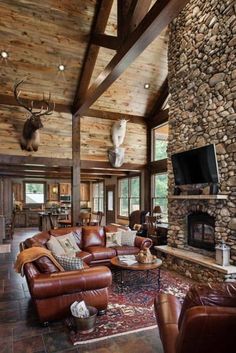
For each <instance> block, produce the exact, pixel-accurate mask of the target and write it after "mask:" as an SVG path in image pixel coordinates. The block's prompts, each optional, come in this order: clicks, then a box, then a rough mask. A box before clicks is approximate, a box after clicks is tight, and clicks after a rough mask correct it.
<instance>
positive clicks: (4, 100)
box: [0, 94, 72, 113]
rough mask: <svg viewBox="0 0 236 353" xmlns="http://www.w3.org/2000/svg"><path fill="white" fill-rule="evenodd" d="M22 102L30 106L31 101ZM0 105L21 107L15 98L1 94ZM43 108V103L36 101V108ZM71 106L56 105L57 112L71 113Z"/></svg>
mask: <svg viewBox="0 0 236 353" xmlns="http://www.w3.org/2000/svg"><path fill="white" fill-rule="evenodd" d="M21 100H22V102H23V103H24V104H26V105H28V106H30V100H29V99H26V98H21ZM0 105H11V106H14V107H19V104H18V103H17V102H16V100H15V98H14V97H13V96H7V95H4V94H0ZM41 107H42V101H40V100H34V108H37V109H40V108H41ZM71 109H72V108H71V106H67V105H64V104H59V103H55V109H54V110H55V111H56V112H58V113H71Z"/></svg>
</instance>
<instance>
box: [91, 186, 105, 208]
mask: <svg viewBox="0 0 236 353" xmlns="http://www.w3.org/2000/svg"><path fill="white" fill-rule="evenodd" d="M92 209H93V212H98V211H101V212H104V186H103V182H100V183H94V184H93V205H92Z"/></svg>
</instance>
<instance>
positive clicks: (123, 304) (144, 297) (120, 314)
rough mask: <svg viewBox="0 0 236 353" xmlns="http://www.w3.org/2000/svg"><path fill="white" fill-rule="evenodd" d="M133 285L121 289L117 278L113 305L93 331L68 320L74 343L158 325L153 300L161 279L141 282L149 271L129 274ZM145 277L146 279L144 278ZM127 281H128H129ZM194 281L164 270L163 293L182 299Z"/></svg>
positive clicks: (110, 301)
mask: <svg viewBox="0 0 236 353" xmlns="http://www.w3.org/2000/svg"><path fill="white" fill-rule="evenodd" d="M127 275H128V277H129V278H128V281H129V282H130V285H129V286H125V287H124V288H123V291H122V292H121V290H120V287H119V286H118V284H117V283H116V281H115V280H113V285H112V288H111V289H110V294H109V306H108V310H107V312H106V314H105V315H102V316H98V317H97V321H96V327H95V330H94V331H93V332H92V333H89V334H80V333H79V332H78V333H76V330H75V328H74V326H73V322H72V321H71V320H67V321H66V325H67V326H69V327H70V331H69V332H70V333H69V335H70V339H71V341H72V343H73V344H84V343H88V342H93V341H98V340H102V339H106V338H109V337H112V336H117V335H122V334H128V333H131V332H137V331H143V330H145V329H150V328H153V327H156V319H155V314H154V307H153V301H154V297H155V295H156V294H157V290H158V287H157V281H156V279H155V273H154V272H153V273H152V274H151V276H153V279H152V277H151V284H149V285H148V286H145V287H144V286H142V285H140V284H141V283H143V282H144V281H145V279H146V278H144V276H146V274H145V273H142V274H141V278H140V276H137V272H136V273H135V272H133V273H130V272H128V273H127ZM142 277H143V278H142ZM125 281H126V280H125ZM193 283H194V282H193V281H191V280H190V279H187V278H185V277H183V276H180V275H178V274H176V273H174V272H170V271H167V270H162V271H161V288H160V291H161V292H165V293H171V294H174V295H175V296H177V297H178V298H179V299H180V300H182V299H183V298H184V296H185V294H186V292H187V290H188V289H189V287H190V286H191V285H192V284H193Z"/></svg>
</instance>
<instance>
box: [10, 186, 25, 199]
mask: <svg viewBox="0 0 236 353" xmlns="http://www.w3.org/2000/svg"><path fill="white" fill-rule="evenodd" d="M12 192H13V194H14V199H15V201H20V202H22V201H23V187H22V183H15V182H13V183H12Z"/></svg>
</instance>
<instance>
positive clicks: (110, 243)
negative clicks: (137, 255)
mask: <svg viewBox="0 0 236 353" xmlns="http://www.w3.org/2000/svg"><path fill="white" fill-rule="evenodd" d="M117 245H119V246H120V245H121V232H107V233H106V246H107V247H108V248H111V247H114V246H117Z"/></svg>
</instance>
